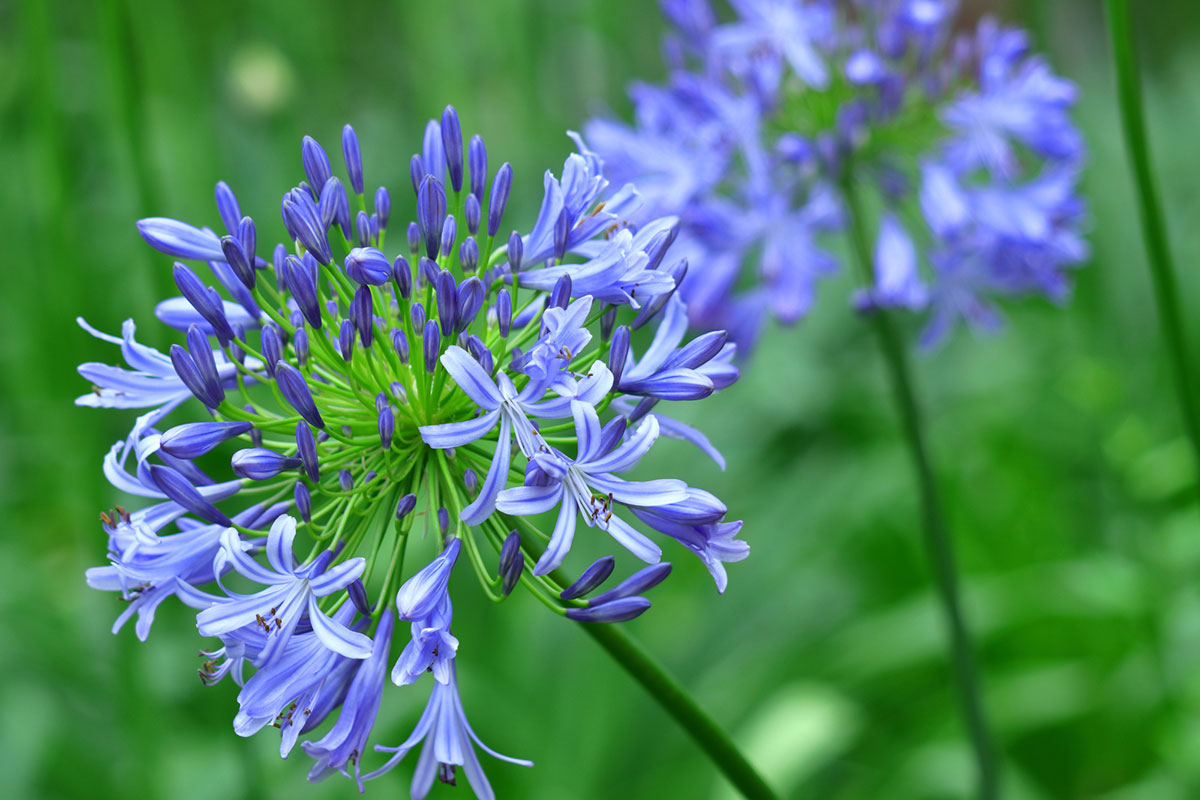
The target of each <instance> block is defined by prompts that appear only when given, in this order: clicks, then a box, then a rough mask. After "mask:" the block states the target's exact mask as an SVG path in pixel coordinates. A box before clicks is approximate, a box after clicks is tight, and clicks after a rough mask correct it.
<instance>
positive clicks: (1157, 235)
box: [1106, 0, 1200, 485]
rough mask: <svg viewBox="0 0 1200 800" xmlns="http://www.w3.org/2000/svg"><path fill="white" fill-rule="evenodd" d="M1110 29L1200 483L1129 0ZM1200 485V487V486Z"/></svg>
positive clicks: (1120, 1) (1198, 438)
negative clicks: (1148, 142) (1147, 140)
mask: <svg viewBox="0 0 1200 800" xmlns="http://www.w3.org/2000/svg"><path fill="white" fill-rule="evenodd" d="M1106 5H1107V8H1108V27H1109V31H1110V33H1111V34H1112V48H1113V62H1114V63H1115V65H1116V71H1117V98H1118V101H1119V105H1120V112H1121V127H1122V128H1123V129H1124V132H1125V147H1126V149H1127V150H1128V152H1129V162H1130V166H1131V167H1132V169H1133V179H1134V183H1135V184H1136V189H1137V195H1138V215H1139V216H1140V217H1141V222H1142V238H1143V239H1144V241H1145V245H1146V259H1147V261H1148V262H1149V264H1150V277H1151V278H1152V279H1153V281H1154V299H1155V301H1156V303H1157V305H1158V320H1159V324H1160V325H1161V326H1162V333H1163V339H1165V340H1166V343H1167V355H1168V357H1169V358H1170V360H1171V368H1172V370H1173V371H1174V373H1175V388H1176V390H1177V391H1178V392H1179V406H1180V411H1181V412H1182V413H1183V423H1184V426H1185V427H1186V428H1187V434H1188V438H1189V439H1190V440H1191V444H1192V454H1193V456H1194V457H1195V472H1196V479H1197V481H1200V411H1198V409H1197V403H1196V388H1195V385H1194V384H1193V382H1192V360H1191V358H1190V356H1189V355H1188V348H1187V339H1186V337H1185V336H1184V333H1183V315H1182V313H1181V312H1180V309H1179V289H1178V285H1177V283H1176V279H1175V265H1174V262H1173V261H1172V260H1171V250H1170V248H1169V247H1168V246H1167V226H1166V222H1165V221H1164V219H1163V211H1162V204H1161V202H1160V201H1159V196H1158V186H1157V185H1156V184H1155V179H1154V171H1153V170H1152V169H1151V166H1150V147H1149V145H1148V144H1147V142H1146V120H1145V113H1144V111H1143V108H1142V89H1141V83H1140V79H1139V77H1138V66H1137V58H1136V55H1135V52H1134V44H1133V24H1132V20H1131V19H1130V15H1129V1H1128V0H1107V3H1106ZM1198 485H1200V484H1198Z"/></svg>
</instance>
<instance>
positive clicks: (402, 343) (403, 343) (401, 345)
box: [392, 328, 409, 364]
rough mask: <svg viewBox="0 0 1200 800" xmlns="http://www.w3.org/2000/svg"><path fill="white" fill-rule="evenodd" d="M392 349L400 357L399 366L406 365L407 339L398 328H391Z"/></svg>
mask: <svg viewBox="0 0 1200 800" xmlns="http://www.w3.org/2000/svg"><path fill="white" fill-rule="evenodd" d="M392 347H393V348H394V349H395V351H396V355H397V356H399V357H400V363H401V364H407V363H408V357H409V356H408V337H407V336H405V335H404V331H402V330H400V329H399V328H392Z"/></svg>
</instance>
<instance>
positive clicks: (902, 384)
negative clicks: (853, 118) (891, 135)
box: [843, 179, 1000, 800]
mask: <svg viewBox="0 0 1200 800" xmlns="http://www.w3.org/2000/svg"><path fill="white" fill-rule="evenodd" d="M843 195H844V196H845V198H846V205H847V210H848V212H849V216H850V220H849V221H850V231H851V238H852V239H853V242H852V245H853V248H854V254H855V256H856V257H857V259H858V264H859V266H860V267H861V270H862V273H863V277H864V280H866V282H867V284H868V285H870V284H871V283H873V275H872V269H871V247H870V244H869V241H870V240H869V238H868V236H867V233H866V229H865V228H864V227H863V215H862V208H861V207H860V205H859V201H858V196H857V195H856V193H855V187H854V185H853V183H852V179H847V180H846V181H844V191H843ZM866 319H867V321H868V323H869V324H870V325H871V329H872V330H873V331H874V332H875V338H876V339H877V340H878V342H879V349H880V350H881V351H882V354H883V360H884V362H885V364H886V365H887V372H888V379H889V383H890V384H891V389H892V397H893V399H894V400H895V403H896V410H897V412H898V413H899V414H900V419H901V422H902V427H903V429H904V438H905V441H906V443H907V445H908V450H909V453H910V454H911V455H912V460H913V468H914V469H915V471H916V478H917V484H918V488H919V490H920V496H921V517H922V523H923V524H922V526H921V528H922V533H923V540H924V545H925V554H926V556H927V557H928V558H929V566H930V569H931V570H932V572H933V577H934V583H935V585H936V586H937V592H938V599H939V600H940V601H941V606H942V612H943V614H944V615H945V618H946V625H947V628H948V629H949V631H948V632H949V634H950V648H951V651H952V654H953V661H954V675H955V678H956V682H957V684H958V694H959V702H960V704H961V706H962V714H963V718H964V721H965V722H966V726H967V732H968V733H969V734H970V738H971V746H972V749H973V750H974V754H975V766H976V769H977V771H978V782H979V783H978V790H979V797H980V798H982V800H996V798H998V797H999V796H1000V773H999V768H998V763H997V758H996V751H995V745H994V744H993V742H992V736H991V732H990V731H989V729H988V724H987V720H986V719H985V717H984V712H983V702H982V700H981V698H980V691H979V678H978V675H977V669H976V667H975V657H974V655H973V654H972V650H971V641H970V637H969V635H968V633H967V624H966V620H965V617H964V614H963V610H962V600H961V598H960V596H959V588H958V571H957V567H956V566H955V560H954V544H953V541H952V540H951V538H950V532H949V530H947V527H946V522H945V518H944V517H943V515H942V507H941V502H940V500H939V498H938V491H937V484H936V483H935V481H934V477H933V468H932V467H931V466H930V460H929V451H928V448H927V447H926V444H925V433H924V430H923V427H922V423H921V412H920V408H919V407H918V405H917V398H916V395H915V393H914V392H913V385H912V379H911V378H910V376H909V366H908V354H907V349H906V345H905V343H904V342H902V341H901V340H900V336H899V334H898V333H897V331H896V327H895V325H894V324H893V322H892V318H891V317H890V316H889V314H888V312H887V311H885V310H882V309H877V310H875V311H874V312H871V313H868V314H867V315H866Z"/></svg>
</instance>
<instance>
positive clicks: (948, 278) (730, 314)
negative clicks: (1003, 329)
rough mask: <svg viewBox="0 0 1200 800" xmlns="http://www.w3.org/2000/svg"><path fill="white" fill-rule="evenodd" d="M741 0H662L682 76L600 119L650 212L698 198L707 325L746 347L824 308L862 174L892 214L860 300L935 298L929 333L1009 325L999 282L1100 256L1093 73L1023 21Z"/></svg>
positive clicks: (643, 89)
mask: <svg viewBox="0 0 1200 800" xmlns="http://www.w3.org/2000/svg"><path fill="white" fill-rule="evenodd" d="M729 6H730V7H731V9H730V13H720V14H718V13H717V12H716V11H715V10H714V9H713V7H712V6H711V5H710V4H709V2H708V0H662V7H663V10H664V11H665V13H666V15H667V16H668V17H669V19H670V20H671V22H672V23H673V25H674V29H673V31H672V32H671V34H670V35H669V36H668V38H667V41H666V53H667V61H668V66H669V70H670V77H669V79H668V81H667V82H666V83H665V84H664V85H661V86H653V85H647V84H643V83H637V84H635V85H633V86H632V87H631V89H630V96H631V98H632V100H633V105H634V120H633V123H632V124H625V123H623V122H618V121H614V120H612V119H594V120H592V121H591V122H589V123H588V124H587V126H586V127H585V133H586V135H587V138H588V141H589V143H590V144H591V146H592V147H594V148H595V150H596V151H597V152H598V153H600V155H601V156H603V157H604V159H605V163H606V167H607V169H608V174H609V176H610V177H612V178H614V179H616V180H623V181H634V182H636V183H637V185H638V187H639V189H640V192H641V195H642V198H643V200H644V204H643V205H642V207H641V210H640V212H639V213H641V214H644V215H645V216H646V218H652V217H655V216H662V215H674V216H678V217H679V219H680V231H679V241H678V242H676V244H675V246H674V248H673V250H674V251H678V252H680V253H682V254H684V255H686V256H687V258H688V262H689V279H688V281H687V282H686V284H685V285H684V287H683V288H682V290H681V293H682V295H683V297H684V299H686V300H687V303H688V312H689V315H690V319H691V322H692V324H693V325H694V326H695V327H697V328H700V329H703V330H713V329H724V330H728V331H729V333H730V335H731V337H732V338H733V340H734V341H737V342H738V343H739V345H741V346H742V347H743V351H744V350H745V349H746V348H747V347H748V346H749V345H751V344H752V343H753V341H754V339H755V337H756V336H757V335H758V333H759V331H760V330H761V328H762V325H763V322H764V320H765V319H766V318H767V317H768V316H774V317H775V318H777V319H779V320H780V321H782V322H785V323H790V322H794V321H796V320H797V319H799V318H800V317H802V316H804V315H805V314H806V313H807V312H808V310H809V309H810V307H811V306H812V303H813V301H814V299H815V296H816V292H817V287H818V285H819V283H820V281H821V280H822V279H823V278H825V277H826V276H828V275H830V274H831V273H833V272H834V271H835V270H836V267H837V262H836V260H835V259H834V258H833V256H832V255H831V254H830V253H829V252H828V251H827V250H826V249H825V248H824V247H823V246H822V239H823V238H825V236H824V235H825V234H827V233H828V232H831V231H837V230H842V229H844V228H845V227H846V226H847V217H848V214H847V212H848V211H850V209H849V208H848V203H847V202H846V201H847V195H848V193H849V192H853V193H854V194H855V195H856V197H858V198H859V199H858V200H857V203H856V204H858V205H861V206H862V207H863V208H862V209H860V212H861V213H868V214H871V215H873V216H874V217H875V218H876V219H877V220H878V224H877V225H876V226H875V229H876V231H877V233H876V236H877V241H876V245H875V248H874V265H873V269H874V272H875V275H874V276H873V281H872V285H869V286H864V287H862V288H861V289H860V290H859V291H857V292H856V294H855V296H854V297H853V302H854V305H855V306H856V307H857V308H858V309H860V310H862V311H864V312H869V311H870V310H872V309H876V308H903V309H907V310H909V311H913V312H917V313H920V314H923V315H924V316H925V318H926V325H925V329H924V331H923V333H922V335H921V340H922V342H923V343H924V344H925V345H932V344H933V343H935V342H937V341H939V340H940V339H942V338H943V337H944V336H945V335H946V334H947V332H948V331H949V330H950V329H951V327H952V326H953V325H954V324H955V323H956V322H957V321H959V320H965V321H966V322H967V323H969V324H970V325H972V326H973V327H975V328H977V329H984V330H987V329H994V328H996V327H998V326H999V325H1000V324H1001V322H1002V317H1001V316H1000V313H999V311H998V310H997V309H996V307H995V306H994V304H993V301H994V298H996V297H1000V296H1005V295H1023V294H1041V295H1044V296H1046V297H1048V298H1050V299H1051V300H1056V301H1057V300H1061V299H1063V298H1064V297H1065V296H1066V294H1067V293H1068V292H1069V288H1070V281H1069V273H1070V270H1071V268H1072V267H1074V266H1076V265H1078V264H1079V263H1081V262H1082V261H1084V260H1086V258H1087V256H1088V248H1087V245H1086V243H1085V241H1084V240H1083V238H1082V235H1081V227H1082V222H1083V218H1084V207H1083V203H1082V201H1081V199H1080V198H1079V195H1078V191H1077V189H1078V187H1077V175H1078V171H1079V168H1080V165H1081V163H1082V160H1083V157H1084V148H1083V143H1082V140H1081V137H1080V134H1079V131H1078V129H1077V128H1076V126H1075V124H1074V122H1073V121H1072V119H1071V116H1070V113H1071V109H1072V107H1073V105H1074V102H1075V87H1074V86H1073V85H1072V84H1071V83H1070V82H1068V81H1066V80H1063V79H1062V78H1060V77H1058V76H1056V75H1055V74H1054V73H1053V71H1052V70H1051V69H1050V67H1049V65H1048V64H1047V63H1046V61H1045V60H1044V59H1043V58H1042V57H1041V56H1038V55H1036V54H1033V53H1031V52H1030V46H1029V41H1028V37H1027V36H1026V34H1025V33H1024V32H1022V31H1019V30H1014V29H1009V28H1003V27H1001V26H999V25H997V24H996V23H995V22H994V21H992V20H988V19H985V20H983V21H982V22H980V23H979V25H978V27H977V29H976V30H975V31H974V33H973V34H968V33H963V34H959V33H956V30H955V28H954V24H955V14H954V11H955V6H956V4H955V3H954V2H953V0H854V1H853V2H837V3H834V2H831V1H830V0H730V2H729ZM864 209H865V211H864Z"/></svg>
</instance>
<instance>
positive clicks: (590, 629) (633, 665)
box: [580, 624, 778, 800]
mask: <svg viewBox="0 0 1200 800" xmlns="http://www.w3.org/2000/svg"><path fill="white" fill-rule="evenodd" d="M580 627H582V628H583V629H584V631H586V632H587V633H588V635H589V636H591V637H592V638H593V639H595V640H596V642H597V643H598V644H599V645H600V646H601V647H603V648H604V649H605V650H606V651H608V654H609V655H610V656H612V657H613V658H614V659H616V661H617V663H618V664H620V665H621V666H622V667H624V669H625V671H626V672H628V673H629V674H630V675H631V676H633V678H634V679H635V680H636V681H637V682H638V683H640V684H641V685H642V688H644V689H645V690H646V691H647V692H649V693H650V696H651V697H653V698H654V699H655V701H656V702H657V703H658V704H659V705H660V706H662V707H663V710H665V711H666V712H667V713H668V714H670V715H671V716H672V717H674V718H675V721H676V722H678V723H679V724H680V726H681V727H682V728H683V729H684V730H685V731H687V733H688V735H689V736H691V737H692V739H693V740H694V741H695V742H696V744H698V745H700V748H701V749H702V750H703V751H704V752H705V753H707V754H708V757H709V758H710V759H712V761H713V763H714V764H716V765H717V768H718V769H720V770H721V772H722V773H724V775H725V777H726V778H728V779H729V781H730V783H732V784H733V785H734V786H736V787H737V789H738V791H740V792H741V793H742V794H743V795H744V796H745V797H747V798H750V800H777V798H778V795H777V794H775V792H774V790H772V789H771V787H769V786H767V783H766V781H764V780H763V779H762V776H760V775H759V774H758V773H757V772H756V771H755V770H754V767H753V766H751V764H750V762H749V761H747V760H746V757H745V756H743V755H742V754H741V752H740V751H739V750H738V749H737V746H736V745H735V744H734V743H733V740H731V739H730V738H729V734H727V733H725V731H723V730H721V726H719V725H718V724H717V723H716V722H715V721H714V720H713V718H712V717H710V716H709V715H708V714H707V713H706V712H705V711H704V709H702V708H701V707H700V706H699V705H697V703H696V701H695V700H694V699H692V696H691V695H690V694H688V692H687V690H686V689H684V688H683V686H682V685H681V684H680V683H679V681H677V680H675V678H674V677H672V676H671V675H670V674H669V673H668V672H667V671H666V670H664V669H663V668H662V667H661V666H659V665H658V664H657V663H656V662H655V661H654V659H653V658H652V657H651V656H650V654H649V653H647V652H646V650H645V649H644V648H643V647H642V646H641V645H640V644H638V643H637V642H636V641H634V640H633V639H631V638H630V637H629V636H628V635H626V634H625V632H624V631H622V630H621V628H620V627H618V626H616V625H591V624H581V626H580Z"/></svg>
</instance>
